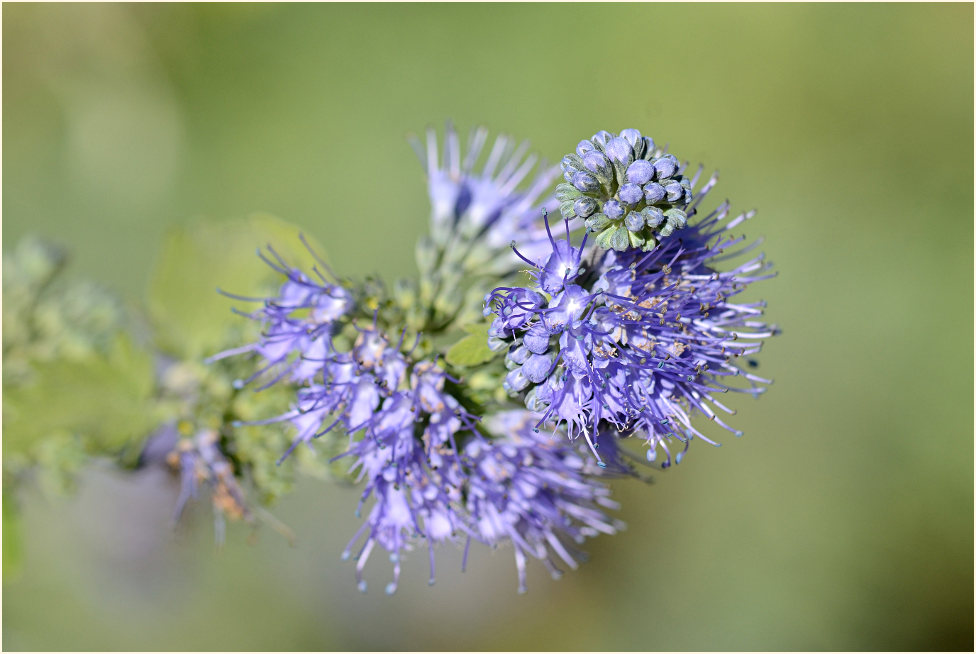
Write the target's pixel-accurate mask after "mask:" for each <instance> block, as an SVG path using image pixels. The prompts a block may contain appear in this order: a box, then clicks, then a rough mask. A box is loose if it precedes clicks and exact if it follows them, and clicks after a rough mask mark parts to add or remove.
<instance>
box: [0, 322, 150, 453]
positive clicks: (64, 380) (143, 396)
mask: <svg viewBox="0 0 976 654" xmlns="http://www.w3.org/2000/svg"><path fill="white" fill-rule="evenodd" d="M152 389H153V360H152V356H151V355H150V353H149V352H147V351H144V350H140V349H138V348H137V347H136V346H135V345H134V344H133V343H132V341H131V340H129V338H128V337H126V336H124V335H119V336H118V337H117V339H116V341H115V342H114V343H113V345H112V347H111V349H110V351H109V354H108V355H107V356H104V357H89V358H86V359H78V360H68V359H60V360H53V361H43V362H38V363H37V364H36V365H35V366H34V369H33V371H32V374H31V379H30V381H29V382H26V383H18V384H4V389H3V394H4V398H3V400H4V401H3V427H4V434H3V455H4V457H6V456H8V454H14V455H24V456H27V458H28V459H36V458H37V456H38V454H39V452H40V451H41V450H40V449H39V447H40V446H41V445H43V444H44V443H45V442H46V439H49V438H51V437H54V436H78V437H81V438H82V441H83V443H84V446H85V449H86V450H87V451H88V452H89V453H91V454H95V455H100V454H115V453H117V452H118V451H119V450H120V449H121V448H122V446H123V445H125V444H126V443H128V442H130V441H132V440H134V439H141V438H142V437H143V436H144V435H145V433H146V432H147V431H148V430H149V429H150V428H151V426H152V425H153V424H154V421H155V418H156V416H155V415H154V403H153V401H152Z"/></svg>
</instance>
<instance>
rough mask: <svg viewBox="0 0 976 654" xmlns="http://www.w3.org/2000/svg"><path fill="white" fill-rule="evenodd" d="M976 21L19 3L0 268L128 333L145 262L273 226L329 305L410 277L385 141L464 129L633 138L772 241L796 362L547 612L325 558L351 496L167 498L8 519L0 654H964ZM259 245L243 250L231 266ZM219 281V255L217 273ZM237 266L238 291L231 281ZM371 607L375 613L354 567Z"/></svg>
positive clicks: (628, 494) (660, 488) (904, 8)
mask: <svg viewBox="0 0 976 654" xmlns="http://www.w3.org/2000/svg"><path fill="white" fill-rule="evenodd" d="M972 25H973V6H972V5H969V4H954V5H935V4H926V5H908V4H899V5H880V4H872V5H840V4H827V5H815V6H814V5H802V4H792V5H765V4H764V5H726V4H723V5H705V4H693V5H661V4H652V5H601V6H593V5H555V4H548V5H492V6H481V5H464V6H451V5H416V6H414V5H396V6H389V5H388V6H384V5H369V6H366V5H363V6H345V5H317V6H316V5H274V6H271V5H260V4H255V5H224V4H221V5H182V4H180V5H175V4H173V5H171V4H167V5H138V6H137V5H55V4H45V5H10V4H8V5H5V6H4V7H3V112H4V120H3V141H4V149H3V168H4V179H3V218H4V222H3V239H4V247H5V249H6V248H10V247H12V246H13V245H14V243H15V241H16V239H18V238H19V237H20V236H21V235H23V234H25V233H28V232H35V233H40V234H42V235H45V236H48V237H51V238H53V239H56V240H57V241H59V242H61V243H64V244H65V245H67V246H69V247H70V248H71V250H72V252H73V254H74V260H73V271H74V273H75V274H77V275H88V276H91V277H93V278H95V279H98V280H101V281H102V282H104V283H106V284H108V285H109V286H110V287H111V288H113V289H115V290H117V291H119V292H121V293H123V294H124V295H125V296H126V297H127V298H129V299H131V300H138V299H139V298H140V297H141V296H142V294H143V293H144V289H145V287H146V284H147V282H148V279H149V274H150V270H151V262H152V261H153V257H154V256H155V253H156V252H157V248H158V245H159V243H160V240H161V236H162V235H163V233H164V231H165V230H166V228H167V227H168V226H170V225H173V224H178V223H186V222H189V221H192V220H195V219H197V218H200V217H205V218H213V219H225V218H237V217H242V216H244V215H246V214H250V213H252V212H255V211H267V212H270V213H273V214H276V215H278V216H281V217H282V218H285V219H287V220H290V221H292V222H295V223H297V224H299V225H302V226H303V227H304V228H305V229H306V230H307V231H308V232H309V233H311V234H314V235H315V236H316V237H318V238H319V240H321V241H322V242H323V243H325V245H326V248H327V249H328V251H329V255H330V259H331V261H332V263H333V264H334V266H335V267H336V268H337V269H339V270H341V271H343V272H345V273H346V274H349V275H363V274H366V273H369V272H378V273H380V274H382V275H384V276H394V275H408V274H412V270H413V261H412V260H413V252H412V247H409V246H408V245H407V244H408V243H411V242H412V241H413V239H415V238H416V237H417V236H418V235H419V234H420V233H421V232H422V231H423V230H424V229H425V226H426V220H427V207H426V192H425V186H424V181H423V175H422V171H421V167H420V166H419V164H418V163H417V161H416V160H415V158H414V155H413V153H412V152H411V150H410V148H409V146H408V145H407V143H406V140H405V136H406V134H407V133H408V132H411V131H417V130H422V129H423V128H424V127H425V126H427V125H429V124H432V125H437V126H440V125H442V124H443V122H444V121H445V120H446V119H448V118H452V119H453V120H454V121H455V122H456V123H457V124H458V126H459V127H460V128H461V129H462V131H463V132H466V131H467V129H469V128H471V127H473V126H475V125H477V124H481V123H485V124H487V125H488V126H489V127H491V128H492V129H493V130H495V131H498V130H504V131H506V132H508V133H511V134H513V135H516V136H518V137H529V138H531V139H532V142H533V146H534V148H535V149H536V150H537V151H539V152H540V153H542V154H543V155H545V156H546V157H548V158H549V160H550V161H553V160H558V159H559V157H560V156H561V155H562V154H563V153H565V152H568V151H569V150H570V149H571V148H572V147H573V146H574V145H575V143H576V142H577V141H578V140H579V139H581V138H585V137H587V136H589V135H590V134H592V133H593V132H594V131H596V130H598V129H609V130H613V131H617V130H619V129H622V128H624V127H637V128H639V129H641V130H642V131H643V132H644V133H646V134H651V135H653V136H654V138H655V139H656V140H658V141H659V142H661V143H664V142H669V143H670V144H671V147H672V150H673V151H675V152H676V153H677V154H678V155H679V157H682V158H686V159H689V160H690V161H691V162H692V163H693V164H695V163H697V162H699V161H701V162H704V163H706V164H707V165H709V166H717V167H720V169H721V171H722V180H721V182H720V186H719V191H718V194H719V195H724V196H728V197H730V198H731V199H732V201H733V206H734V207H738V208H739V209H749V208H752V207H758V208H759V209H760V213H759V215H758V216H757V218H756V219H754V220H753V221H752V222H751V223H749V224H748V226H747V231H748V233H749V234H750V235H751V236H760V235H764V236H766V237H767V241H766V244H765V246H764V247H765V250H766V252H767V253H768V254H769V256H770V257H771V258H772V259H773V261H775V262H776V263H777V265H778V269H779V271H780V276H779V278H777V279H776V280H773V281H770V282H767V283H764V284H763V285H762V286H763V288H760V289H758V291H757V294H758V295H761V296H763V297H765V298H766V299H767V300H768V301H769V306H770V310H769V316H770V318H771V319H772V320H774V321H776V322H778V323H779V324H780V325H781V326H782V327H783V328H784V333H783V335H782V336H781V337H778V338H776V339H774V340H773V341H772V342H770V343H769V344H768V347H767V349H766V351H765V355H764V356H763V357H761V360H762V367H761V369H760V372H761V373H764V374H766V375H768V376H771V377H774V378H775V380H776V384H775V385H774V387H773V388H772V390H771V392H770V393H768V394H767V395H766V396H765V397H764V398H763V399H762V400H761V401H760V402H753V401H752V400H751V399H750V400H749V401H748V402H742V401H741V399H743V398H739V399H740V402H739V405H738V406H739V409H740V411H739V415H738V416H737V417H736V424H737V426H739V427H741V428H742V429H744V430H745V431H746V436H745V437H744V438H743V439H741V440H735V439H725V440H726V444H725V447H723V448H721V449H718V450H716V449H711V448H707V447H703V446H702V444H699V447H697V448H693V451H692V453H691V456H689V457H688V458H687V459H686V460H685V461H686V462H685V464H684V465H682V466H679V467H677V468H675V469H672V470H670V471H668V472H666V473H662V474H658V475H657V476H656V483H655V484H654V485H653V486H651V487H647V486H644V485H641V484H639V483H636V482H632V483H626V484H619V485H618V486H617V498H618V499H619V500H620V501H621V502H622V503H623V509H622V511H621V512H620V516H621V517H622V518H623V519H624V520H626V521H627V523H628V525H629V528H628V530H627V531H625V532H624V533H622V534H620V535H618V536H615V537H601V538H598V539H596V540H595V541H593V542H592V543H591V544H590V546H589V547H588V549H589V551H590V553H591V554H592V560H591V561H590V562H589V563H587V564H586V565H584V566H583V567H582V568H581V569H580V570H579V571H577V572H574V573H571V574H568V575H567V576H566V577H565V578H564V579H563V580H561V581H559V582H553V581H551V580H549V578H548V576H547V575H546V574H545V572H544V570H543V569H542V566H541V565H540V566H534V565H533V566H531V567H532V570H531V575H530V579H529V593H528V594H527V595H525V596H518V595H516V594H515V586H516V584H515V571H514V563H513V561H512V558H511V551H510V550H499V551H497V552H492V553H488V552H485V551H478V552H477V553H476V554H475V555H474V556H473V558H472V561H471V562H470V565H469V570H468V572H466V573H465V574H464V575H462V574H461V573H460V572H459V571H458V567H459V566H458V563H459V559H460V557H459V555H458V554H457V553H454V552H444V553H443V558H442V559H441V561H440V564H439V577H438V584H437V585H436V586H435V587H433V588H428V587H427V585H426V583H425V580H426V576H425V575H426V562H425V561H424V560H423V559H425V558H426V557H424V556H423V555H420V556H414V557H412V560H410V561H409V563H408V565H407V566H406V568H407V571H406V578H405V580H404V581H403V582H402V583H401V588H400V591H399V592H398V593H397V595H396V596H394V597H392V598H390V597H386V596H385V595H383V594H382V593H380V592H377V591H375V590H374V591H371V592H370V593H369V594H367V595H361V594H359V593H358V592H356V590H355V584H354V581H353V571H352V567H351V565H350V564H348V563H342V562H340V560H339V553H340V551H341V549H342V547H343V545H344V544H345V543H346V541H347V539H348V538H349V537H350V536H351V534H352V532H353V531H354V528H355V525H356V524H357V521H356V519H355V518H354V516H353V515H352V509H353V503H354V498H355V497H356V496H357V494H358V492H357V491H356V490H354V489H349V488H341V487H338V486H336V485H334V484H327V483H323V482H318V481H308V482H306V483H304V484H303V485H302V486H301V487H300V489H299V491H298V492H296V493H294V494H293V495H291V496H289V497H287V498H285V499H284V500H283V501H282V502H281V503H280V504H279V505H278V506H277V507H275V514H276V515H278V516H279V517H280V518H281V519H282V520H284V521H285V522H286V523H288V524H289V525H291V526H292V527H293V528H295V529H296V530H297V532H298V533H299V541H298V544H297V545H296V546H295V547H289V546H288V544H287V543H286V542H285V541H284V539H281V538H279V537H278V536H277V535H276V534H274V533H273V532H271V531H270V530H263V531H262V532H260V533H259V534H258V538H257V540H256V542H249V538H248V531H247V529H245V528H243V527H237V528H231V529H230V530H229V532H228V538H227V541H228V542H227V545H226V546H225V548H224V549H223V550H222V551H219V552H218V551H216V550H215V548H214V546H213V540H212V538H213V534H212V528H211V525H210V518H209V511H208V510H207V507H205V506H200V507H197V509H196V510H195V511H194V512H193V516H192V517H193V519H191V520H190V523H189V524H187V525H184V526H183V527H181V528H180V529H178V530H176V531H175V532H174V531H172V530H171V529H170V527H169V522H168V520H169V516H170V512H171V510H172V506H173V502H174V501H175V497H176V492H177V489H176V486H175V484H174V483H173V480H172V479H170V478H168V477H167V476H166V475H162V474H159V475H156V474H146V475H140V476H125V475H123V474H121V473H115V472H112V471H111V470H109V469H108V468H107V467H106V468H105V469H101V468H98V469H93V470H91V471H90V472H88V473H86V474H85V476H84V477H83V479H82V480H81V484H80V487H79V490H78V493H77V494H76V495H74V496H72V497H70V498H63V499H58V498H50V497H47V496H44V495H42V494H32V495H30V496H28V498H27V502H26V506H25V520H24V523H23V529H24V538H25V548H26V560H25V562H24V567H23V570H22V572H21V574H20V575H19V576H18V577H17V578H16V579H12V580H5V583H4V586H3V591H4V597H3V599H4V602H3V638H4V642H3V644H4V647H5V649H75V650H85V649H123V650H128V649H137V650H167V649H194V650H196V649H204V650H207V649H219V650H233V649H249V650H265V649H284V650H296V649H297V650H301V649H343V650H350V649H351V650H356V649H528V650H532V649H542V650H552V649H565V650H594V649H596V650H618V649H623V650H634V649H636V650H688V649H691V650H716V649H718V650H726V649H730V650H736V649H747V650H768V649H773V650H792V649H801V650H824V649H842V650H863V649H866V650H873V649H883V650H892V649H893V650H905V649H956V650H971V649H972V647H973V556H972V555H973V474H972V473H973V468H972V461H973V440H972V434H973V421H972V412H971V410H970V397H971V396H972V394H973V386H972V379H973V378H972V376H971V370H970V367H969V365H968V364H967V362H968V361H969V360H970V354H971V350H970V340H969V336H970V333H971V332H972V328H973V323H972V322H971V316H972V315H973V312H972V309H973V305H972V303H971V301H970V298H971V297H972V296H973V286H972V282H971V281H970V280H971V279H972V273H973V259H972V258H971V254H972V250H971V243H972V242H973V222H972V216H973V194H972V187H971V186H970V182H971V180H972V179H973V150H972V143H973V103H972V102H973V100H972V99H973V57H972V54H973V31H972ZM257 245H260V244H255V246H257ZM213 247H214V248H221V244H220V243H214V244H213ZM250 255H251V252H250V251H248V252H242V253H241V256H243V257H247V256H250ZM370 567H373V568H374V569H373V570H371V571H369V573H368V576H369V578H371V579H375V581H374V582H373V583H372V584H371V585H372V587H373V588H374V589H375V588H382V585H380V579H381V578H382V577H383V576H384V575H386V574H388V570H387V569H386V566H385V564H384V562H383V561H381V560H377V561H376V562H375V564H374V565H371V566H370Z"/></svg>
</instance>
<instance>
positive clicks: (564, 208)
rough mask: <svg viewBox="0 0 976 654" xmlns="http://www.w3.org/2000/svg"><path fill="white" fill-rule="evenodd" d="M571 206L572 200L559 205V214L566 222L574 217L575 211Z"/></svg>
mask: <svg viewBox="0 0 976 654" xmlns="http://www.w3.org/2000/svg"><path fill="white" fill-rule="evenodd" d="M573 204H574V201H573V200H566V201H565V202H560V203H559V213H561V214H562V216H563V218H565V219H566V220H572V219H573V218H575V217H576V210H575V209H573Z"/></svg>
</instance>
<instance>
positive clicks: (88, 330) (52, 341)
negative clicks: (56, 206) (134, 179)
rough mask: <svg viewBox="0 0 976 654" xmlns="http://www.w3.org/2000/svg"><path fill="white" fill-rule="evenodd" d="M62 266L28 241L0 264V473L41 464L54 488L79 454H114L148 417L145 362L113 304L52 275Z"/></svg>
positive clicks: (148, 364)
mask: <svg viewBox="0 0 976 654" xmlns="http://www.w3.org/2000/svg"><path fill="white" fill-rule="evenodd" d="M64 261H65V255H64V253H63V252H60V251H58V250H57V249H56V248H55V247H54V246H51V245H49V244H47V243H44V242H43V241H40V240H37V239H25V240H23V241H22V242H20V243H19V244H18V247H17V248H16V249H15V250H14V251H13V252H12V253H11V254H10V255H9V256H5V257H4V261H3V268H4V276H3V296H4V312H3V351H4V371H3V396H4V402H3V426H4V438H3V458H4V472H5V476H7V475H17V474H19V473H20V472H21V471H22V470H23V469H25V468H27V467H28V466H30V465H31V463H35V462H39V463H40V462H42V463H43V465H42V466H41V469H42V470H43V471H45V473H47V474H48V475H51V476H52V478H53V479H56V480H59V481H58V483H57V485H58V486H63V485H64V484H63V482H64V481H65V479H66V476H65V475H66V474H67V473H68V472H70V471H73V470H75V469H77V467H78V465H79V464H80V462H81V454H82V453H87V454H89V455H95V456H98V455H111V454H116V453H118V452H119V451H120V450H121V449H122V448H123V446H124V445H125V444H126V443H127V442H129V441H132V440H136V439H139V438H141V437H142V436H143V435H144V434H145V432H146V430H147V429H148V428H149V426H150V425H151V424H152V421H153V420H154V415H155V409H154V407H153V405H152V404H151V402H150V394H151V391H152V388H153V377H152V359H151V356H150V355H149V353H148V352H147V351H145V350H143V349H141V348H139V347H138V346H137V345H135V344H134V342H133V340H132V337H131V336H130V335H128V334H127V333H126V332H125V331H124V328H125V327H126V323H125V321H124V318H123V311H122V308H121V305H120V303H119V301H118V300H116V299H115V298H114V297H112V296H111V295H110V294H109V293H108V292H107V291H106V290H104V289H103V288H101V287H99V286H97V285H94V284H91V283H88V282H79V281H76V280H73V279H71V278H70V277H68V276H66V275H64V274H62V272H63V270H64V267H63V266H64Z"/></svg>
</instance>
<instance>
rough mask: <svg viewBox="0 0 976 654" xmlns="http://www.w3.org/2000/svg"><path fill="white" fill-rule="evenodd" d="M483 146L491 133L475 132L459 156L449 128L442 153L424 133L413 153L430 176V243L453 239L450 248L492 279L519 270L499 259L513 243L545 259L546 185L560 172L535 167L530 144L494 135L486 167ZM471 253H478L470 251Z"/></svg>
mask: <svg viewBox="0 0 976 654" xmlns="http://www.w3.org/2000/svg"><path fill="white" fill-rule="evenodd" d="M487 143H488V130H487V129H485V128H484V127H480V128H478V129H476V130H474V131H473V132H472V133H471V135H470V137H469V139H468V146H467V148H466V149H465V150H464V151H462V148H461V143H460V139H459V137H458V133H457V131H456V130H455V129H454V127H453V126H452V125H451V124H448V125H447V129H446V132H445V135H444V144H443V154H442V155H440V154H439V152H438V150H439V149H438V144H437V136H436V134H435V132H434V130H433V129H430V130H428V131H427V144H426V147H424V146H423V145H422V144H421V143H420V141H419V140H417V139H413V144H414V149H415V150H416V151H417V155H418V156H419V157H420V160H421V161H422V162H423V163H424V166H425V168H426V172H427V188H428V192H429V194H430V201H431V236H432V237H433V238H434V240H435V241H437V242H442V243H447V242H449V241H451V240H453V241H454V242H453V243H451V246H452V249H453V250H455V254H456V253H457V252H465V259H466V260H467V262H468V263H467V265H468V266H469V267H477V268H478V269H479V270H481V271H485V269H489V270H491V271H494V272H496V273H500V272H504V271H505V270H506V269H507V268H512V267H514V266H515V265H517V261H516V260H515V259H514V258H513V257H510V256H501V257H499V256H498V255H499V253H500V252H501V251H502V250H503V249H504V248H507V246H508V244H509V243H510V242H511V240H512V239H513V238H516V237H518V238H519V240H520V242H521V243H523V246H524V248H525V249H527V250H530V251H532V252H536V251H537V250H538V251H540V252H542V251H545V248H546V235H545V232H544V231H542V225H541V224H540V223H539V219H538V218H539V214H540V212H541V210H542V209H547V210H549V211H553V210H555V207H556V202H555V199H554V198H553V197H552V195H551V185H552V182H553V180H554V179H555V178H556V176H557V174H558V171H557V169H556V168H554V167H550V166H547V165H545V163H543V164H541V165H538V166H537V162H538V158H537V157H536V155H534V154H527V152H528V147H529V144H528V142H522V143H520V144H518V145H517V146H516V142H515V141H513V140H512V139H511V138H509V137H507V136H499V137H498V138H496V139H495V141H494V144H493V145H492V146H491V149H490V150H489V151H488V153H487V155H486V157H485V160H484V163H483V164H481V166H480V167H479V166H478V163H479V160H480V159H481V157H482V153H483V151H484V149H485V145H486V144H487ZM472 248H473V250H475V251H471V250H472Z"/></svg>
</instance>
